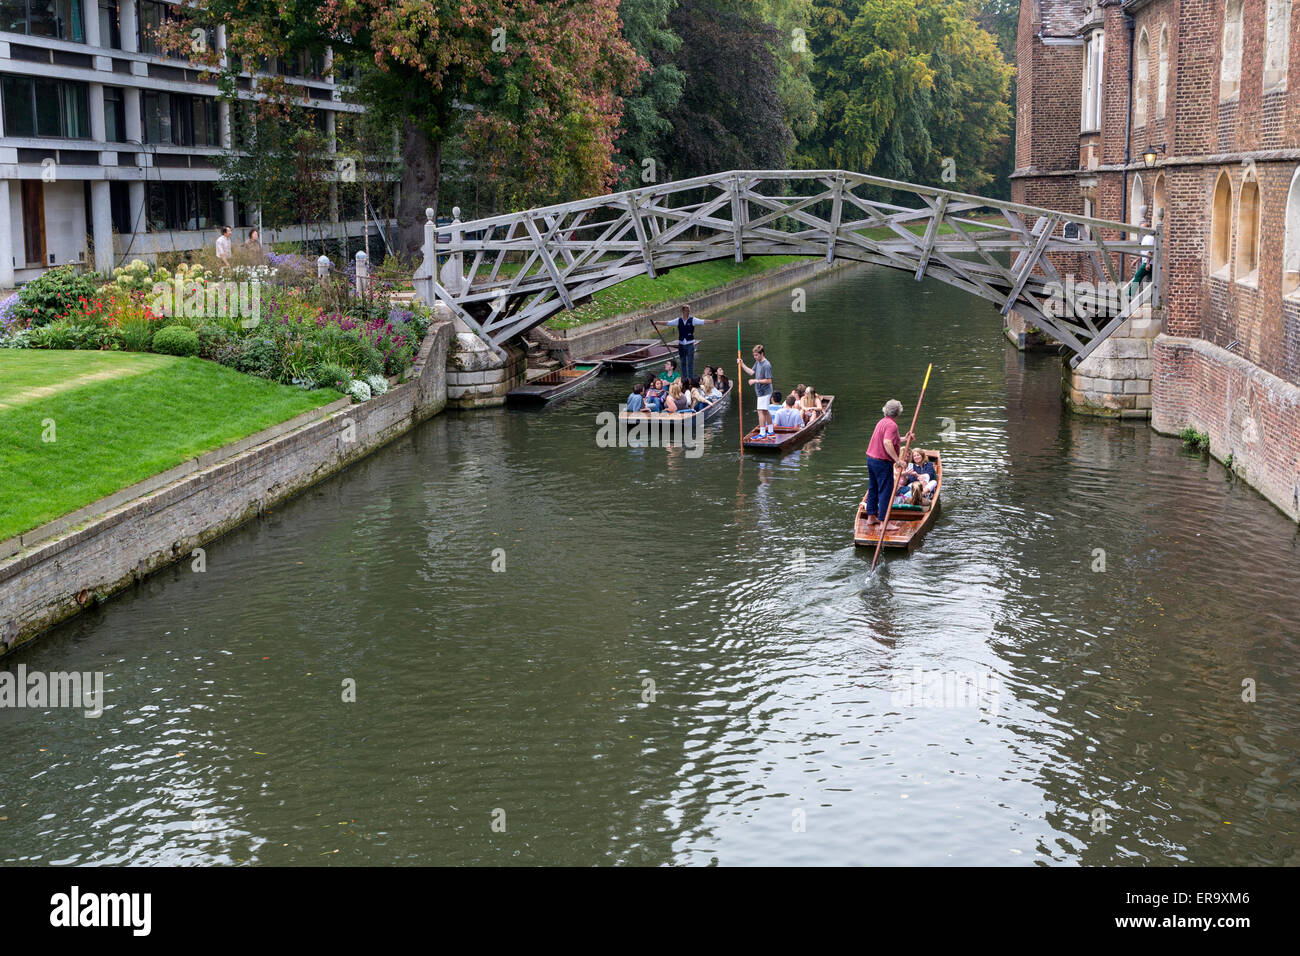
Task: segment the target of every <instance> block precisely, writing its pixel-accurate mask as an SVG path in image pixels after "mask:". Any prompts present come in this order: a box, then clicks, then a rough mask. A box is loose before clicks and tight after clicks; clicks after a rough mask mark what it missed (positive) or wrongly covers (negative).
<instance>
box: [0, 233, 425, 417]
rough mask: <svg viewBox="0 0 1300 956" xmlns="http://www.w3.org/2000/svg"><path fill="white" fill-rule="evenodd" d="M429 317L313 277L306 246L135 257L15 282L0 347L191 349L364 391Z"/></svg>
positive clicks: (263, 373) (401, 364)
mask: <svg viewBox="0 0 1300 956" xmlns="http://www.w3.org/2000/svg"><path fill="white" fill-rule="evenodd" d="M430 321H431V317H430V314H429V312H428V310H427V309H425V308H424V307H423V306H422V305H418V304H416V305H411V306H401V307H393V306H390V305H389V304H388V302H387V301H385V300H384V299H383V298H382V297H381V294H380V293H378V292H377V293H375V294H372V295H366V296H358V295H356V294H354V293H353V292H352V291H351V289H350V287H349V285H348V284H347V283H346V281H345V279H344V277H341V276H337V275H336V276H334V277H332V278H327V279H326V280H325V281H323V282H322V281H320V280H318V279H317V277H316V269H315V262H314V261H313V260H312V259H311V258H310V257H307V256H302V255H296V254H281V253H274V252H272V253H270V254H268V255H267V257H266V260H265V261H264V262H258V263H256V264H247V263H245V264H241V265H236V266H233V267H231V268H228V269H227V268H222V269H216V268H211V267H209V268H204V267H203V266H202V265H197V264H196V265H189V264H180V265H178V266H177V267H176V268H175V270H174V271H173V270H168V269H166V268H154V267H152V266H149V265H147V264H146V263H144V262H142V261H140V260H138V259H137V260H135V261H133V262H131V263H130V264H129V265H126V266H121V267H119V268H117V269H114V270H113V274H112V275H111V276H107V277H105V276H98V275H93V274H91V275H87V274H83V273H78V272H75V271H74V270H73V269H72V268H71V267H62V268H59V269H52V270H50V271H49V272H47V273H45V274H44V275H43V276H41V277H40V278H38V279H36V280H35V281H33V282H31V283H29V284H28V285H26V286H24V287H23V288H22V289H21V290H20V291H19V292H17V293H15V294H14V295H12V296H10V297H9V298H8V299H5V300H4V301H3V302H0V348H34V349H98V350H108V351H126V352H147V351H156V352H163V353H167V354H190V351H191V349H193V350H195V352H196V354H197V355H198V356H199V357H200V358H204V359H208V360H210V361H214V362H219V363H220V364H222V365H225V366H228V367H230V368H234V369H236V370H238V371H240V372H244V373H246V374H249V375H256V376H259V377H261V378H265V379H268V380H270V381H273V382H280V383H283V384H291V385H297V386H299V387H301V388H307V389H311V388H333V389H336V390H338V391H339V392H343V393H348V394H351V395H353V397H354V398H355V399H356V400H357V401H364V400H365V399H366V398H369V397H370V396H371V395H375V394H382V391H383V390H384V389H386V387H387V378H386V377H394V376H401V375H403V374H404V373H405V372H406V371H407V370H409V369H410V368H411V365H412V363H413V362H414V360H415V355H416V352H417V351H418V349H419V346H420V342H421V340H422V339H423V338H424V336H425V333H426V332H427V331H428V329H429V325H430ZM176 327H181V328H183V329H185V330H187V331H186V332H183V333H182V332H180V331H178V330H176ZM165 329H166V330H168V331H167V332H166V333H165V334H160V333H163V330H165ZM195 340H197V344H196V345H195V344H194V343H195ZM380 380H382V381H383V385H382V386H376V384H375V383H376V382H377V381H380Z"/></svg>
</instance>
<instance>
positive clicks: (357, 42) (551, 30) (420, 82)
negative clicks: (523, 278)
mask: <svg viewBox="0 0 1300 956" xmlns="http://www.w3.org/2000/svg"><path fill="white" fill-rule="evenodd" d="M187 16H188V17H190V18H192V19H194V20H197V21H200V22H207V23H219V24H224V25H225V27H226V43H227V51H228V56H227V58H226V60H225V61H224V63H223V64H222V69H223V70H224V71H225V72H226V80H225V81H224V89H225V90H226V91H227V94H228V95H231V96H237V95H238V93H236V92H234V89H235V85H234V82H233V76H234V74H235V73H237V72H238V71H239V70H240V69H241V67H243V66H246V65H251V64H254V63H256V62H258V60H259V59H261V60H269V59H271V58H278V59H281V60H292V59H295V58H296V57H297V56H298V55H299V54H301V53H307V54H310V55H315V56H318V57H319V56H323V55H324V54H325V52H326V51H327V50H329V51H332V54H333V57H334V63H335V67H336V69H337V68H338V67H339V66H348V65H363V66H366V67H373V68H367V69H363V70H360V71H359V72H360V85H359V87H358V89H357V91H356V97H357V98H358V99H359V101H360V102H361V103H363V104H364V105H365V106H366V107H367V109H371V110H375V111H377V112H378V113H379V114H380V115H382V116H383V117H385V118H386V119H387V120H389V121H391V122H392V123H393V124H394V125H395V126H396V127H397V128H398V129H399V130H400V145H401V157H400V158H401V164H400V165H401V202H400V204H399V206H398V209H397V220H398V242H397V244H398V246H399V248H400V249H401V250H403V251H405V252H414V251H416V250H417V249H418V248H419V246H420V243H421V241H422V239H423V224H424V209H425V207H426V206H432V207H434V208H437V205H438V186H439V177H440V175H441V172H442V168H441V167H442V148H443V144H444V142H445V141H446V140H447V139H448V137H450V136H452V135H454V134H456V133H457V132H459V131H462V130H463V132H464V135H465V137H466V144H467V149H468V150H469V151H470V152H472V153H473V154H474V155H476V156H477V157H478V158H479V159H481V160H483V161H484V163H485V165H484V166H483V168H482V174H483V175H486V176H488V177H493V178H495V179H496V180H497V181H498V182H499V184H500V189H501V190H502V191H503V192H504V193H505V194H508V196H509V198H510V200H511V201H512V202H516V203H520V204H523V203H531V202H535V201H541V200H544V199H546V198H553V197H554V196H556V195H561V194H566V193H573V194H582V193H590V192H600V191H602V190H604V189H606V188H609V187H611V186H612V185H613V184H614V183H615V181H616V180H617V177H618V167H617V164H616V162H615V158H614V150H613V141H614V138H615V136H616V135H617V129H618V123H619V118H620V115H621V109H622V96H623V94H624V93H626V92H628V91H630V90H631V89H633V87H634V85H635V80H636V77H637V75H638V74H639V72H640V71H641V70H642V69H643V68H644V66H645V64H644V62H643V61H642V60H641V58H640V57H639V56H637V54H636V52H635V51H634V50H633V49H632V47H631V45H630V44H628V42H627V41H626V39H624V37H623V36H622V33H621V31H620V26H619V18H618V2H617V0H580V2H579V0H196V5H195V6H193V7H191V8H189V9H188V11H187ZM179 37H180V38H181V39H182V40H183V37H184V34H183V33H181V34H179ZM192 55H194V56H195V58H203V57H204V56H206V58H207V60H208V62H210V63H212V64H214V65H216V63H217V54H216V52H215V51H209V52H207V53H206V54H203V53H201V52H200V53H195V54H192ZM257 93H258V94H260V95H264V96H285V97H294V96H297V95H298V91H297V90H296V89H295V87H294V85H293V84H285V83H283V82H278V81H271V82H265V81H259V84H258V87H257Z"/></svg>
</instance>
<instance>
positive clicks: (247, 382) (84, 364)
mask: <svg viewBox="0 0 1300 956" xmlns="http://www.w3.org/2000/svg"><path fill="white" fill-rule="evenodd" d="M340 397H341V396H340V395H339V393H338V392H336V391H334V390H333V389H327V388H322V389H317V390H314V391H304V390H302V389H299V388H294V387H291V386H286V385H277V384H275V383H273V382H269V381H266V380H265V379H261V378H255V377H253V376H251V375H244V374H242V373H240V372H236V371H234V370H233V369H229V368H226V367H225V366H222V365H218V364H217V363H215V362H207V361H203V360H202V359H197V358H187V359H180V358H172V357H170V356H166V355H152V354H147V353H132V352H83V351H76V352H73V351H45V350H40V351H37V350H27V349H13V350H9V349H6V350H2V351H0V540H4V539H5V538H9V537H12V536H13V535H15V534H21V533H22V532H24V531H30V530H31V529H33V528H36V527H38V526H39V525H42V524H44V523H45V522H47V521H52V520H53V519H55V518H58V517H60V516H61V515H65V514H67V513H68V512H71V511H75V510H76V509H78V508H80V507H83V506H84V505H88V504H90V503H91V502H92V501H95V500H97V499H99V498H102V497H104V496H105V495H110V494H112V493H113V492H115V491H119V490H121V489H122V488H125V487H127V486H129V485H132V484H134V483H135V482H137V481H143V480H144V479H145V478H148V477H150V476H151V475H155V474H158V473H159V472H163V471H166V470H167V469H168V468H172V467H174V466H175V465H178V464H180V463H181V462H183V461H186V460H187V459H190V458H194V457H195V456H197V455H201V454H203V453H204V452H208V451H211V450H212V449H214V448H219V447H221V446H222V445H225V444H227V443H229V442H232V441H237V440H238V439H240V438H244V437H245V436H247V435H251V434H253V433H254V432H257V431H261V430H262V429H263V428H269V427H271V426H272V425H276V424H278V423H280V422H282V421H286V420H288V419H290V418H293V417H294V416H295V415H298V414H301V413H302V412H305V411H308V410H310V409H312V408H318V407H320V406H322V405H327V404H329V403H330V402H333V401H335V400H337V399H338V398H340ZM51 439H52V440H51Z"/></svg>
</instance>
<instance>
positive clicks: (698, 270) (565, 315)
mask: <svg viewBox="0 0 1300 956" xmlns="http://www.w3.org/2000/svg"><path fill="white" fill-rule="evenodd" d="M805 258H807V257H805V256H753V257H751V258H749V259H746V260H745V261H744V262H735V261H733V260H731V259H715V260H714V261H712V262H697V263H695V264H694V265H689V266H679V267H678V268H676V269H674V270H673V271H672V272H669V273H667V274H666V275H660V276H658V277H657V278H654V279H651V278H650V277H649V276H645V275H641V276H634V277H633V278H631V279H627V280H626V281H624V282H620V283H619V284H618V285H616V286H614V287H612V288H609V289H605V290H604V291H603V292H597V293H596V294H595V295H594V296H592V297H591V301H590V302H587V303H585V304H584V305H580V306H578V308H576V309H574V310H573V311H572V312H561V313H560V314H559V315H557V316H556V317H555V318H553V319H551V320H550V321H549V322H547V323H546V325H547V328H552V329H571V328H573V327H574V326H578V325H585V324H586V323H588V322H599V321H600V320H601V319H609V318H613V317H614V316H616V315H622V314H624V313H626V312H638V311H640V310H641V309H645V308H648V307H650V306H652V305H658V304H659V303H661V302H671V301H673V300H674V299H680V298H684V297H685V296H688V295H699V294H700V293H703V292H710V291H712V290H713V289H718V288H721V287H722V286H724V285H727V284H728V283H730V282H735V281H736V280H737V279H745V278H748V277H749V276H753V275H758V274H759V273H760V272H766V271H767V270H768V269H775V268H777V267H778V266H784V265H788V264H789V263H791V262H799V261H801V260H803V259H805Z"/></svg>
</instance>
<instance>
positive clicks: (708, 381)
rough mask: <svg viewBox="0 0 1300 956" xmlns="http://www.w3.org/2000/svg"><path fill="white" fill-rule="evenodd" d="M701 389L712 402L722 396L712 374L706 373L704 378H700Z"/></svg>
mask: <svg viewBox="0 0 1300 956" xmlns="http://www.w3.org/2000/svg"><path fill="white" fill-rule="evenodd" d="M700 391H701V392H703V393H704V397H705V398H706V399H707V400H708V401H710V402H712V401H716V400H717V399H719V398H721V397H722V393H721V392H720V391H718V384H717V382H715V381H714V380H713V376H712V375H705V376H704V378H702V379H700Z"/></svg>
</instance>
